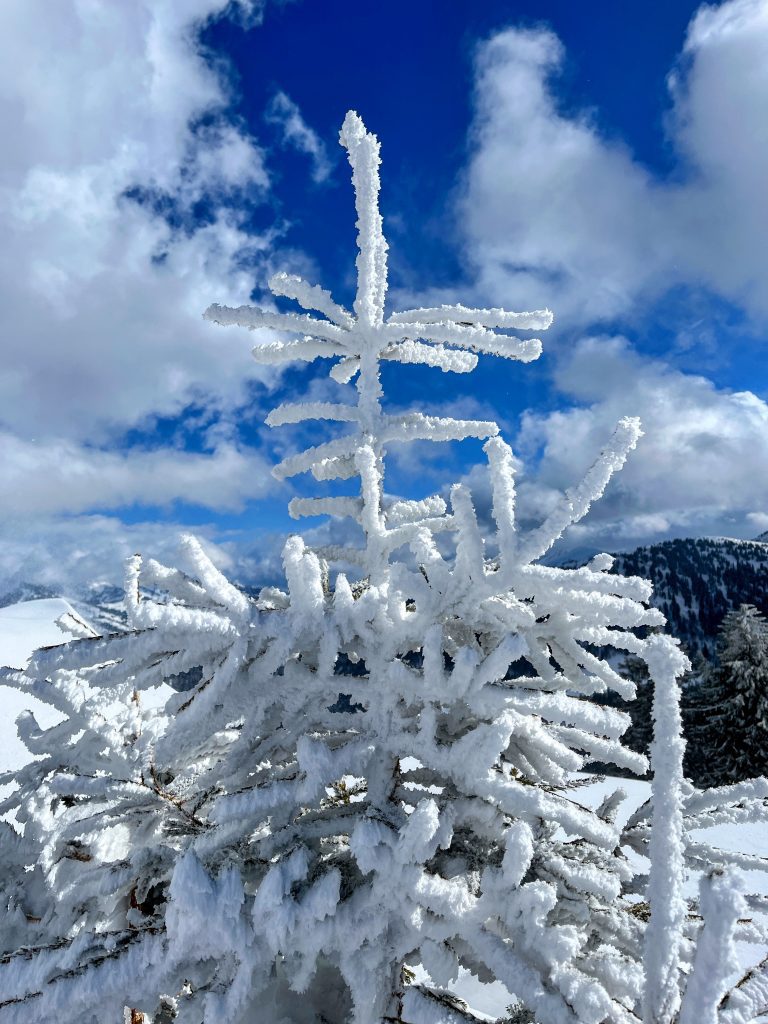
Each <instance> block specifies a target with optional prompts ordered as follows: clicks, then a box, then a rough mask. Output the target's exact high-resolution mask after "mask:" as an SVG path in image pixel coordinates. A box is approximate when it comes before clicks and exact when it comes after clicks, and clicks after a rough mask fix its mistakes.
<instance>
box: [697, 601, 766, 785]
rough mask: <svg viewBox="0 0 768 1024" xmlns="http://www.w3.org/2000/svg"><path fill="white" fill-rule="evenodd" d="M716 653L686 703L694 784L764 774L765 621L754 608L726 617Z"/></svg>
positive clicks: (725, 782)
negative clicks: (700, 681) (715, 658)
mask: <svg viewBox="0 0 768 1024" xmlns="http://www.w3.org/2000/svg"><path fill="white" fill-rule="evenodd" d="M717 654H718V661H717V664H716V665H714V666H712V667H711V668H710V669H709V671H708V672H707V673H706V674H705V676H704V679H703V681H702V683H701V685H700V686H699V687H696V688H692V689H691V691H690V696H689V700H688V701H687V702H686V703H687V704H688V707H687V714H686V719H687V722H686V725H687V731H688V741H689V757H688V763H687V765H686V767H687V770H688V773H689V774H690V776H691V777H692V778H693V779H694V781H695V782H696V784H697V785H700V786H701V785H709V786H720V785H725V784H727V783H731V782H740V781H742V780H744V779H749V778H754V777H755V776H757V775H765V774H766V773H768V622H766V620H765V618H764V616H763V615H762V614H761V613H760V612H759V611H758V610H757V608H755V607H754V606H753V605H749V604H742V605H741V606H740V607H739V608H738V609H736V610H735V611H732V612H729V614H728V615H726V617H725V618H724V620H723V623H722V626H721V627H720V632H719V634H718V641H717Z"/></svg>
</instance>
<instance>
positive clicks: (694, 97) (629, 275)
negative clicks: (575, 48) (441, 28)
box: [460, 0, 768, 326]
mask: <svg viewBox="0 0 768 1024" xmlns="http://www.w3.org/2000/svg"><path fill="white" fill-rule="evenodd" d="M564 59H565V52H564V50H563V47H562V45H561V43H560V41H559V40H558V38H557V37H556V36H555V35H554V34H553V33H552V32H550V31H548V30H545V29H534V30H529V29H516V28H510V29H507V30H505V31H503V32H500V33H498V34H496V35H494V36H493V37H492V38H490V39H489V40H487V41H486V42H485V43H483V44H482V45H481V46H480V47H479V49H478V52H477V60H476V117H475V122H474V125H473V129H472V153H471V158H470V162H469V166H468V168H467V173H466V181H465V185H464V192H463V198H462V202H461V209H460V216H461V221H462V228H463V231H464V237H465V241H466V246H467V254H468V257H469V259H470V261H471V264H472V267H473V269H474V271H475V273H476V274H477V280H478V288H479V290H480V291H481V292H482V294H483V295H485V296H487V297H488V298H489V300H492V301H494V302H499V303H501V302H502V301H504V302H507V303H510V302H511V303H512V304H515V303H523V304H527V307H530V306H538V305H539V304H542V303H549V304H551V305H552V307H553V308H554V309H556V311H557V314H558V317H559V318H560V320H561V321H565V322H567V323H569V324H571V325H575V326H585V325H588V324H594V323H595V322H597V321H600V320H611V319H615V318H616V317H619V316H623V315H627V314H630V313H632V312H633V310H634V309H635V308H636V306H637V305H638V304H639V303H642V302H644V301H649V300H653V299H655V298H657V297H658V296H660V295H661V294H663V293H664V292H666V291H668V290H669V289H670V288H671V287H674V286H675V285H680V284H684V285H689V286H694V287H706V288H708V289H711V290H712V291H714V292H716V293H717V294H719V295H721V296H723V297H725V298H726V299H728V300H730V301H732V302H734V303H737V304H738V305H740V306H743V307H744V308H745V309H746V310H747V312H748V313H749V314H750V315H751V316H753V317H755V318H757V319H758V320H760V321H761V322H764V321H765V319H766V318H767V317H768V261H766V260H765V255H764V252H765V237H766V232H768V204H766V203H765V198H764V197H765V181H766V178H767V177H768V127H767V125H768V121H767V119H766V116H765V111H766V109H768V6H767V5H766V4H765V3H764V2H763V0H732V2H730V3H725V4H723V5H722V6H720V7H711V6H708V5H705V6H703V7H702V8H700V10H699V11H698V13H697V14H696V15H695V17H694V18H693V20H692V21H691V23H690V25H689V28H688V33H687V36H686V39H685V43H684V46H683V50H682V53H681V55H680V60H679V62H678V66H677V67H676V68H675V69H674V70H673V72H672V73H671V74H670V76H669V80H668V84H669V89H670V97H671V104H672V107H671V112H670V115H669V117H668V121H667V125H668V132H669V138H670V142H671V144H672V145H673V147H674V150H675V152H676V153H677V155H678V170H677V173H676V175H675V177H674V178H672V179H662V178H659V177H657V176H655V175H654V174H653V173H652V172H650V171H649V170H647V169H646V168H645V167H643V166H642V164H641V163H639V162H638V161H637V160H636V159H635V158H634V157H633V154H632V153H631V152H630V150H629V149H628V148H627V147H626V146H625V145H623V144H622V143H621V142H617V141H615V140H608V139H606V138H605V137H604V136H603V134H601V131H600V128H599V125H598V124H597V123H596V120H595V118H594V116H593V115H592V114H590V113H583V114H581V115H577V116H566V115H565V114H563V113H561V111H560V109H559V106H558V99H557V94H556V91H555V90H556V84H557V76H558V73H559V71H560V69H561V67H562V64H563V62H564Z"/></svg>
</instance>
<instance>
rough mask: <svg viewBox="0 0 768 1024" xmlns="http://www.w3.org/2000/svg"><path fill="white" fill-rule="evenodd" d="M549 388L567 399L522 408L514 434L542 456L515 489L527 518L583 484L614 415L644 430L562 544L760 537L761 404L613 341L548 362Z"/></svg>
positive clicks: (764, 450) (767, 459)
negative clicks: (542, 407)
mask: <svg viewBox="0 0 768 1024" xmlns="http://www.w3.org/2000/svg"><path fill="white" fill-rule="evenodd" d="M555 383H556V385H557V387H558V388H559V390H560V391H561V392H562V393H563V394H565V395H566V396H567V397H568V399H570V401H571V402H573V403H575V404H574V405H573V406H572V407H571V408H567V409H563V410H560V411H556V412H551V413H545V414H537V413H533V412H529V413H527V414H526V415H525V416H524V418H523V422H522V429H521V432H520V435H519V437H518V439H517V448H518V451H519V453H521V454H523V455H524V456H525V457H526V460H527V461H528V463H529V464H533V463H536V462H538V463H539V465H538V469H537V471H536V474H535V478H533V479H531V480H530V481H524V482H523V483H522V485H521V489H520V490H521V505H522V507H523V510H524V512H525V513H526V514H527V515H528V516H529V517H530V518H531V519H536V518H539V517H541V516H542V515H543V514H545V513H546V511H547V510H548V508H549V507H551V505H552V504H553V502H554V500H555V496H556V494H557V493H559V492H560V491H562V490H564V489H565V488H567V487H568V486H571V485H572V484H574V483H575V482H577V481H578V480H579V479H580V477H581V475H582V474H583V473H584V471H585V470H586V469H587V467H588V466H589V464H590V463H591V461H592V460H593V459H594V458H595V457H596V455H597V454H598V453H599V451H600V449H601V448H602V446H603V445H604V444H605V442H606V440H607V439H608V438H609V436H610V434H611V432H612V431H613V428H614V426H615V424H616V423H617V422H618V420H619V419H620V418H621V417H622V416H625V415H631V416H639V417H640V419H641V420H642V423H643V430H644V432H645V433H644V436H643V438H642V439H641V440H640V442H639V444H638V447H637V449H636V450H635V451H634V452H632V453H631V455H630V457H629V458H628V460H627V464H626V466H625V467H624V469H623V470H622V471H621V473H619V474H618V475H617V476H616V477H615V478H614V480H613V481H612V483H611V484H610V486H609V489H608V491H607V492H606V494H605V496H604V498H603V499H602V500H601V501H600V502H598V503H597V504H596V505H595V506H594V508H593V510H592V512H591V513H590V515H589V519H588V520H586V521H585V523H584V525H583V526H581V527H578V528H576V530H575V531H574V533H573V535H572V536H571V538H570V540H569V542H570V543H573V542H574V541H579V542H584V543H586V542H587V541H588V540H591V541H592V542H595V543H597V542H598V540H596V538H598V539H599V538H603V539H604V540H605V542H607V543H609V544H613V545H616V544H620V545H621V546H626V544H625V543H624V542H625V541H629V540H632V541H634V542H637V541H639V540H647V539H648V538H649V537H654V536H663V535H665V534H668V533H669V532H674V533H677V534H680V533H686V532H690V533H705V534H730V535H739V536H747V537H749V536H752V535H753V534H754V533H756V532H758V531H757V530H756V528H755V526H756V524H757V523H758V522H762V518H761V516H762V515H764V514H765V512H766V510H768V478H767V477H766V474H765V466H766V465H768V403H766V402H765V401H763V400H762V399H760V398H758V397H757V396H756V395H754V394H752V392H749V391H741V392H735V391H728V390H725V389H719V388H717V387H715V385H714V384H713V383H712V382H711V381H709V380H707V379H706V378H705V377H700V376H695V375H691V374H684V373H681V372H679V371H677V370H674V369H672V368H670V367H669V366H668V365H667V364H665V363H664V362H661V361H651V360H646V359H643V358H642V357H641V356H640V355H638V353H637V352H636V351H634V350H633V349H632V348H631V346H630V345H629V343H628V342H627V341H626V340H625V339H623V338H615V337H614V338H588V339H585V340H583V341H581V342H580V343H579V344H578V345H577V346H576V347H575V349H574V351H573V353H572V354H571V355H570V356H569V357H568V358H565V359H563V361H562V362H561V363H560V365H559V366H558V368H557V369H556V372H555ZM747 513H753V515H752V516H751V517H750V516H749V515H748V514H747Z"/></svg>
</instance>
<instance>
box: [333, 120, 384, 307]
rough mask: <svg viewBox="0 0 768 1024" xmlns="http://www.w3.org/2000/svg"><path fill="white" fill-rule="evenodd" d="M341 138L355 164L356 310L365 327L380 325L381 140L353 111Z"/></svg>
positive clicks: (381, 247)
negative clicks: (368, 129) (368, 130)
mask: <svg viewBox="0 0 768 1024" xmlns="http://www.w3.org/2000/svg"><path fill="white" fill-rule="evenodd" d="M339 141H340V142H341V144H342V146H344V148H345V149H346V150H347V155H348V157H349V162H350V164H351V165H352V182H353V184H354V186H355V207H356V209H357V245H358V249H359V250H360V251H359V254H358V257H357V297H356V298H355V312H356V313H357V316H358V318H359V320H360V322H361V324H362V325H364V326H373V325H375V324H380V323H381V321H382V318H383V316H384V295H385V293H386V288H387V243H386V241H385V239H384V234H383V232H382V221H381V214H380V213H379V188H380V187H381V186H380V181H379V163H380V162H381V158H380V156H379V148H380V147H379V140H378V139H377V138H376V136H375V135H371V133H370V132H367V131H366V130H365V125H364V124H363V122H362V120H361V119H360V117H358V115H357V114H356V113H355V112H354V111H353V110H350V111H349V112H348V114H347V116H346V117H345V118H344V124H343V125H342V127H341V133H340V134H339Z"/></svg>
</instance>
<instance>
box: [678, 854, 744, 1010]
mask: <svg viewBox="0 0 768 1024" xmlns="http://www.w3.org/2000/svg"><path fill="white" fill-rule="evenodd" d="M699 890H700V897H699V905H700V907H701V916H702V917H703V918H704V927H703V929H702V932H701V935H700V936H699V941H698V945H697V948H696V959H695V961H694V964H693V973H692V974H691V977H690V980H689V981H688V984H687V986H686V989H685V994H684V996H683V1005H682V1007H681V1009H680V1024H716V1022H717V1019H718V1014H717V1008H718V1004H719V1003H720V1000H721V999H722V997H723V996H724V995H725V993H726V990H727V985H726V979H727V977H728V975H729V974H731V973H732V972H734V971H736V970H738V967H739V961H738V958H737V956H736V946H735V943H734V941H733V939H734V933H735V930H736V922H737V921H738V919H739V918H740V917H743V916H746V913H747V906H746V903H745V901H744V897H743V896H742V881H741V879H740V878H739V877H738V875H736V874H734V873H732V872H723V871H714V872H712V873H711V874H709V875H707V876H705V877H703V878H702V879H701V882H700V884H699Z"/></svg>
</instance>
